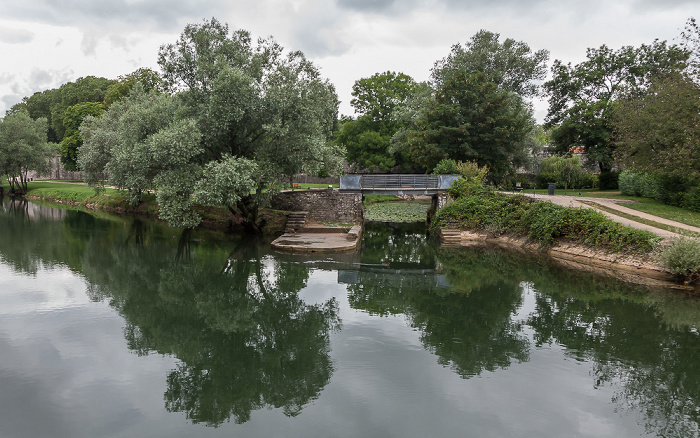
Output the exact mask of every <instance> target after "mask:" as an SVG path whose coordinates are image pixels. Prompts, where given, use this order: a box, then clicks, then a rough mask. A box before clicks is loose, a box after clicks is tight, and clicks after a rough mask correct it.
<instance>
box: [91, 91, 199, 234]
mask: <svg viewBox="0 0 700 438" xmlns="http://www.w3.org/2000/svg"><path fill="white" fill-rule="evenodd" d="M180 108H181V107H180V105H179V102H178V100H177V99H176V98H174V97H171V96H169V95H167V94H158V93H156V92H154V91H151V92H148V93H146V92H144V90H143V88H142V87H141V86H140V85H137V86H135V87H134V89H133V90H132V92H131V94H130V95H129V96H128V97H127V98H126V99H124V100H121V101H118V102H116V103H114V104H113V105H112V106H110V108H109V110H107V112H105V113H104V114H103V115H102V117H100V118H99V119H97V118H95V117H90V116H89V117H87V118H86V119H85V121H84V122H83V124H82V125H81V128H80V129H81V133H82V135H83V138H84V144H83V146H82V147H81V148H80V149H79V151H78V164H79V166H80V168H81V169H82V170H83V171H84V173H85V178H86V181H87V182H88V183H89V184H90V185H92V186H99V185H100V184H101V181H102V178H103V176H104V175H105V174H107V175H109V179H110V183H111V184H112V185H115V186H117V187H119V188H122V189H125V190H128V191H129V194H130V198H131V203H132V205H136V204H138V203H139V202H140V201H141V195H142V193H144V192H146V191H148V190H157V191H158V203H159V206H160V214H161V217H162V218H163V219H165V220H167V221H168V222H169V223H170V224H171V225H173V226H183V227H192V226H194V225H196V224H197V223H198V221H199V220H198V217H197V216H196V215H194V214H193V213H192V212H191V208H190V207H191V199H190V198H191V196H190V195H191V193H192V190H193V187H194V184H195V182H196V181H197V178H198V176H200V175H201V172H202V170H201V168H200V167H199V166H198V165H197V164H196V163H195V162H194V159H195V158H196V157H198V156H200V155H201V153H202V148H201V146H200V138H201V136H200V133H199V130H198V129H197V127H196V126H195V122H194V120H193V119H191V118H185V119H180V118H179V115H178V114H180V113H181V109H180Z"/></svg>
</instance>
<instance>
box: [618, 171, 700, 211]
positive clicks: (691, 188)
mask: <svg viewBox="0 0 700 438" xmlns="http://www.w3.org/2000/svg"><path fill="white" fill-rule="evenodd" d="M619 187H620V192H621V193H622V194H623V195H629V196H643V197H645V198H651V199H656V200H657V201H659V202H661V203H662V204H666V205H672V206H676V207H681V208H685V209H687V210H692V211H698V212H700V177H698V175H695V174H693V173H692V172H690V173H681V172H672V173H657V174H648V173H642V172H632V171H629V170H626V171H624V172H622V173H620V178H619Z"/></svg>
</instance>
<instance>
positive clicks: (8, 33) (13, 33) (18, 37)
mask: <svg viewBox="0 0 700 438" xmlns="http://www.w3.org/2000/svg"><path fill="white" fill-rule="evenodd" d="M32 40H34V32H30V31H28V30H25V29H3V28H0V42H3V43H8V44H26V43H31V42H32Z"/></svg>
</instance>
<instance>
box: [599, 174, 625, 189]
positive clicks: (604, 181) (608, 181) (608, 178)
mask: <svg viewBox="0 0 700 438" xmlns="http://www.w3.org/2000/svg"><path fill="white" fill-rule="evenodd" d="M619 177H620V173H619V172H612V171H605V172H603V171H601V172H600V174H598V188H599V189H600V190H616V189H617V188H618V185H617V181H618V179H619Z"/></svg>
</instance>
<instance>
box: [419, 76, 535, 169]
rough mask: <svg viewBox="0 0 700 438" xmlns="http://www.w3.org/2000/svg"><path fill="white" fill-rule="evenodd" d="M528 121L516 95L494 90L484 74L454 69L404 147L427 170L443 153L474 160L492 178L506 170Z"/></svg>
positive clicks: (527, 111)
mask: <svg viewBox="0 0 700 438" xmlns="http://www.w3.org/2000/svg"><path fill="white" fill-rule="evenodd" d="M533 126H534V122H533V120H532V114H531V111H530V109H529V108H527V107H526V106H524V104H523V102H522V100H521V99H520V98H519V97H518V96H516V95H514V94H512V93H508V92H505V91H503V90H500V89H499V88H498V86H497V85H496V84H495V83H493V82H490V81H488V79H487V78H486V75H485V74H484V73H470V72H466V71H463V70H457V71H455V72H454V74H452V75H451V76H449V77H447V78H445V81H444V82H443V83H442V85H441V87H440V88H439V89H438V90H436V93H435V96H434V98H433V99H432V100H431V101H430V102H429V103H428V105H427V107H426V108H425V109H424V110H423V111H422V113H421V117H420V118H419V119H418V120H417V121H416V122H415V126H414V128H413V129H412V130H411V131H410V132H409V134H408V137H409V138H408V144H409V148H408V152H409V154H410V156H411V157H412V159H413V160H414V161H415V162H417V163H418V164H420V165H421V166H423V167H424V168H426V169H429V170H432V169H434V168H435V166H436V165H437V164H438V163H439V162H440V161H441V160H443V159H445V158H450V159H454V160H459V161H476V162H477V163H478V164H479V165H480V166H488V167H489V168H490V169H491V171H492V174H491V177H492V178H493V179H494V180H498V179H500V178H502V177H503V176H504V175H505V174H506V173H508V172H510V171H512V165H511V159H512V157H513V156H514V155H516V154H517V153H518V152H519V148H520V147H522V143H521V142H522V140H523V139H524V138H525V136H526V135H527V134H528V133H529V132H530V131H531V130H532V128H533Z"/></svg>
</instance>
